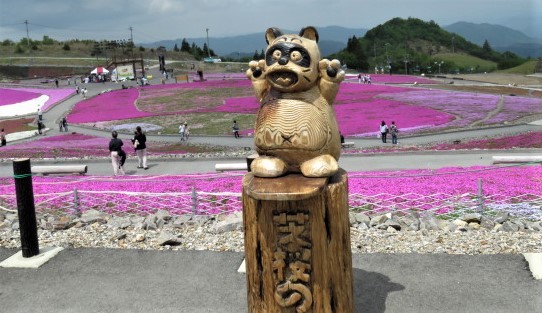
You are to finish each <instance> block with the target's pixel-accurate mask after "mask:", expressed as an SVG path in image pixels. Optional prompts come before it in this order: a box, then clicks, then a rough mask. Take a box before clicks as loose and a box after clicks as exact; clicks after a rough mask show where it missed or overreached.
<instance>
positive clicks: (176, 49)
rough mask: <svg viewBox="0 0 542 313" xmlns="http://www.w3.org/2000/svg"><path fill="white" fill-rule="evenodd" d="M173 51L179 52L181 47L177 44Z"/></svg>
mask: <svg viewBox="0 0 542 313" xmlns="http://www.w3.org/2000/svg"><path fill="white" fill-rule="evenodd" d="M173 51H175V52H179V47H178V46H177V44H175V47H173Z"/></svg>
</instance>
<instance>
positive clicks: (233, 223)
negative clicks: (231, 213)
mask: <svg viewBox="0 0 542 313" xmlns="http://www.w3.org/2000/svg"><path fill="white" fill-rule="evenodd" d="M242 228H243V219H242V218H239V217H231V218H228V219H227V220H224V221H220V222H218V223H216V225H215V226H214V227H213V232H214V233H216V234H222V233H226V232H230V231H234V230H240V229H242Z"/></svg>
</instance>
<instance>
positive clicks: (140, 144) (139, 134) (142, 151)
mask: <svg viewBox="0 0 542 313" xmlns="http://www.w3.org/2000/svg"><path fill="white" fill-rule="evenodd" d="M132 143H133V144H134V149H135V151H136V155H137V160H138V162H139V163H138V166H137V168H144V169H148V168H149V167H148V166H147V137H146V136H145V134H144V133H143V131H142V130H141V127H139V126H137V127H136V130H135V133H134V139H132Z"/></svg>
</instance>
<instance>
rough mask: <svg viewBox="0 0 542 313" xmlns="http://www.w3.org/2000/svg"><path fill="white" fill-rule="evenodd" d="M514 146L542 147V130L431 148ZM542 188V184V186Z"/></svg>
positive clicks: (494, 147)
mask: <svg viewBox="0 0 542 313" xmlns="http://www.w3.org/2000/svg"><path fill="white" fill-rule="evenodd" d="M513 148H542V132H530V133H526V134H521V135H516V136H507V137H502V138H491V139H480V140H472V141H467V142H461V143H459V144H453V143H443V144H439V145H436V146H433V147H431V148H430V150H459V149H464V150H470V149H513ZM541 188H542V186H541Z"/></svg>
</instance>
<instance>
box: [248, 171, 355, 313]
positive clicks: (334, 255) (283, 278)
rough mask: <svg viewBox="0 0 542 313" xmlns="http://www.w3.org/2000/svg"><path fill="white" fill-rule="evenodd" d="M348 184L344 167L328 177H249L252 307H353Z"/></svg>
mask: <svg viewBox="0 0 542 313" xmlns="http://www.w3.org/2000/svg"><path fill="white" fill-rule="evenodd" d="M309 181H313V182H309ZM267 184H269V186H266V185H267ZM307 184H309V185H310V187H307V188H302V187H294V189H296V191H295V192H289V191H288V190H287V189H289V188H288V186H290V188H291V187H292V186H300V185H307ZM274 188H277V189H278V190H279V191H280V193H281V196H280V200H277V197H276V196H273V195H272V194H273V189H274ZM347 190H348V180H347V176H346V173H345V172H344V171H343V170H340V171H339V172H338V173H337V174H336V175H335V176H333V177H331V178H329V179H322V178H306V177H303V176H302V175H297V174H293V175H288V176H285V177H280V178H273V179H263V178H258V177H254V176H253V175H252V174H250V173H249V174H247V175H245V177H244V179H243V223H244V229H245V258H246V268H247V297H248V312H251V313H253V312H269V313H275V312H276V313H279V312H280V313H283V312H284V313H293V312H296V313H302V312H317V313H331V312H345V313H349V312H353V296H352V295H353V286H352V255H351V250H350V227H349V221H348V203H347V199H348V193H347ZM303 192H305V195H302V193H303ZM266 194H268V195H266Z"/></svg>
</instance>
